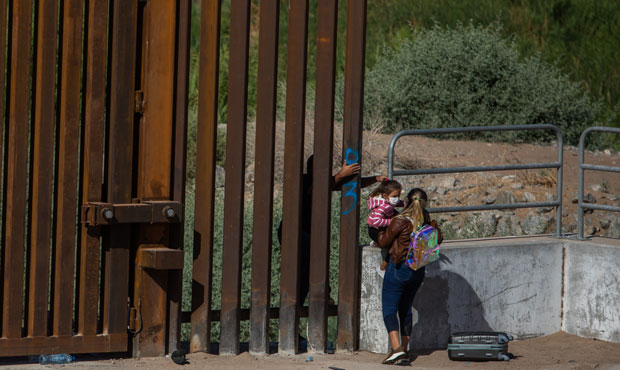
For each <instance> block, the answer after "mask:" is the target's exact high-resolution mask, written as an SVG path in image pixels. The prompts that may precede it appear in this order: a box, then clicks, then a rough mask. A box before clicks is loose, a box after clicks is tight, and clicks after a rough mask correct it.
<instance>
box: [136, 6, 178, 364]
mask: <svg viewBox="0 0 620 370" xmlns="http://www.w3.org/2000/svg"><path fill="white" fill-rule="evenodd" d="M144 19H145V22H144V37H143V40H144V41H143V43H144V60H143V63H144V85H143V91H144V103H143V104H144V108H143V109H144V115H143V118H142V120H141V124H140V137H139V159H138V172H137V176H138V188H137V195H138V198H139V199H141V200H165V199H170V195H171V191H170V190H171V189H170V186H171V183H172V181H171V175H172V126H173V103H174V75H175V73H174V72H175V52H176V49H175V38H176V37H175V36H176V1H170V0H150V1H149V2H147V3H146V7H145V17H144ZM169 232H170V230H169V227H168V225H163V224H162V225H140V237H139V239H140V241H139V243H140V244H139V246H138V250H140V249H143V248H145V247H148V246H153V245H159V246H161V247H167V246H168V245H169V243H170V241H169ZM167 291H168V271H166V270H153V269H149V270H145V269H142V268H141V267H138V266H136V268H135V289H134V297H135V298H134V302H138V305H141V306H142V307H144V308H145V309H143V310H141V318H140V320H141V323H142V331H141V332H140V333H138V334H136V335H135V336H134V347H133V353H134V357H153V356H163V355H165V350H166V347H165V344H166V339H167V330H166V329H167V325H166V324H167V323H166V318H167V311H166V310H167V302H168V297H167Z"/></svg>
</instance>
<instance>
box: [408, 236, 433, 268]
mask: <svg viewBox="0 0 620 370" xmlns="http://www.w3.org/2000/svg"><path fill="white" fill-rule="evenodd" d="M438 235H439V232H438V231H437V229H435V228H434V227H432V226H430V225H422V226H420V227H419V228H418V229H417V230H415V231H414V232H412V233H411V241H410V242H409V250H407V259H406V260H405V265H407V266H409V268H410V269H412V270H417V269H419V268H421V267H423V266H426V265H428V264H429V263H431V262H434V261H437V260H438V259H439V243H437V237H438Z"/></svg>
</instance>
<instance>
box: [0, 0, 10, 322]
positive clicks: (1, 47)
mask: <svg viewBox="0 0 620 370" xmlns="http://www.w3.org/2000/svg"><path fill="white" fill-rule="evenodd" d="M7 6H8V1H7V0H0V68H2V69H0V146H1V147H2V149H1V150H2V152H0V170H2V174H3V175H5V174H6V164H4V162H3V160H2V159H4V160H6V157H5V156H4V154H5V153H6V149H7V148H8V144H7V145H5V142H4V139H5V138H6V136H8V127H9V125H8V123H7V122H8V119H7V114H5V113H7V112H6V111H5V108H6V105H5V103H6V90H7V88H6V85H5V83H6V78H5V77H6V71H7V70H8V71H10V69H11V68H10V67H9V66H8V65H7V64H6V51H7V46H8V45H10V43H8V42H7V38H8V37H7V28H8V27H7ZM9 37H10V36H9ZM7 44H8V45H7ZM8 48H10V46H8ZM5 127H6V128H7V133H6V135H5V134H4V128H5ZM5 183H6V176H2V182H0V191H2V192H3V194H5V195H6V193H5V192H4V191H5V189H6V188H4V187H3V185H4V184H5ZM5 205H6V196H5V197H4V198H3V201H2V202H0V209H1V210H2V216H1V217H0V224H1V225H0V268H2V269H4V253H5V250H6V243H5V238H4V230H5V228H6V222H5V217H6V209H5V208H4V206H5ZM3 297H4V274H3V273H0V307H4V305H3ZM2 323H3V320H2V311H0V334H1V333H2Z"/></svg>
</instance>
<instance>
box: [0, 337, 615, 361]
mask: <svg viewBox="0 0 620 370" xmlns="http://www.w3.org/2000/svg"><path fill="white" fill-rule="evenodd" d="M509 351H510V352H511V353H512V354H513V355H514V356H515V358H514V359H512V360H510V361H509V362H497V361H494V362H465V361H464V362H455V361H450V360H449V359H448V354H447V352H446V351H442V350H437V351H432V352H430V353H421V354H419V355H418V356H417V357H416V358H415V359H414V360H413V362H412V363H411V367H412V368H414V369H508V370H543V369H549V370H554V369H572V370H590V369H599V370H620V343H609V342H604V341H600V340H594V339H584V338H579V337H577V336H574V335H569V334H566V333H563V332H558V333H555V334H552V335H549V336H545V337H540V338H534V339H527V340H522V341H515V342H511V343H510V345H509ZM309 357H312V361H311V362H310V361H308V359H309ZM383 357H384V355H381V354H375V353H369V352H356V353H336V354H333V355H328V354H308V353H304V354H299V355H296V356H289V355H278V354H274V355H269V356H253V355H250V354H249V353H248V352H244V353H242V354H240V355H238V356H216V355H209V354H205V353H194V354H190V355H188V356H187V359H188V361H189V364H186V365H185V366H183V367H182V368H183V369H218V370H226V369H254V370H262V369H298V368H299V369H301V368H304V369H305V368H308V369H332V370H338V369H346V370H351V369H360V370H364V369H380V368H388V365H381V360H382V359H383ZM1 361H4V362H1ZM0 365H4V366H1V368H2V369H45V368H61V367H62V368H67V369H71V368H75V369H126V370H129V369H132V370H133V369H149V370H160V369H170V368H181V366H179V365H176V364H174V363H173V362H172V360H170V359H169V358H166V357H160V358H142V359H133V358H131V359H119V358H107V359H103V360H95V359H94V358H88V357H82V358H78V361H76V362H74V363H72V364H69V365H53V366H52V365H45V366H43V365H38V364H26V363H23V362H22V363H19V362H15V361H14V362H12V363H7V362H6V360H0Z"/></svg>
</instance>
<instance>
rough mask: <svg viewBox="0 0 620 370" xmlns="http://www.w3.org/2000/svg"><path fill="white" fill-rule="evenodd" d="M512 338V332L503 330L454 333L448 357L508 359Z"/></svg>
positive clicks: (476, 359)
mask: <svg viewBox="0 0 620 370" xmlns="http://www.w3.org/2000/svg"><path fill="white" fill-rule="evenodd" d="M511 340H512V336H511V335H510V334H506V333H502V332H489V331H486V332H461V333H454V334H452V335H451V336H450V339H449V340H448V357H450V360H462V361H489V360H496V361H508V360H510V357H511V355H510V354H509V353H508V342H510V341H511Z"/></svg>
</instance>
